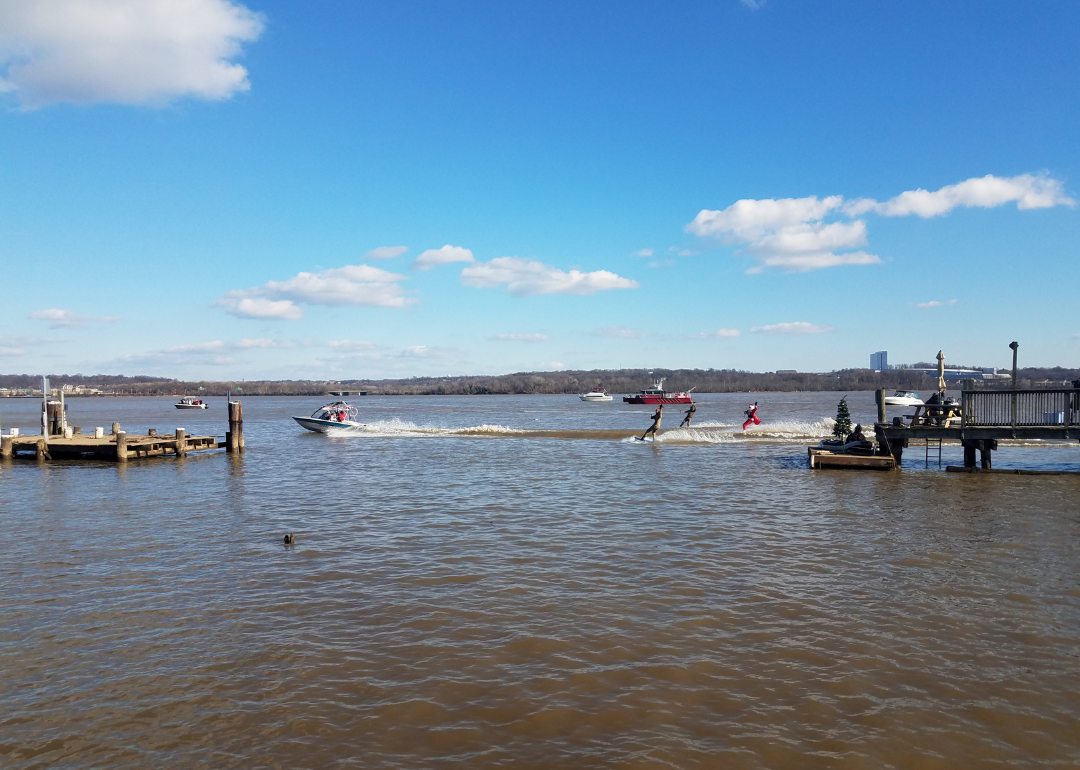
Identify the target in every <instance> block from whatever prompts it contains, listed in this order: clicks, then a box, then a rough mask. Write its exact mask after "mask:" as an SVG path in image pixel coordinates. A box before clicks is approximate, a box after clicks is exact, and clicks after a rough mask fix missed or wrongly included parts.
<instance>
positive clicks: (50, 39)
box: [0, 0, 1080, 379]
mask: <svg viewBox="0 0 1080 770" xmlns="http://www.w3.org/2000/svg"><path fill="white" fill-rule="evenodd" d="M148 9H149V10H148ZM1078 32H1080V5H1077V4H1075V3H1066V2H1059V3H1041V4H1036V5H1033V4H1022V3H999V2H956V3H949V4H944V3H920V4H900V3H891V4H885V3H875V4H869V3H857V2H836V3H829V4H811V3H804V2H800V3H796V2H792V1H790V0H767V1H766V2H761V3H750V2H739V1H738V0H713V1H712V2H684V3H679V4H657V3H635V2H619V3H614V2H610V3H605V2H597V3H569V2H567V3H560V2H547V3H532V4H529V3H505V2H498V3H496V2H491V3H482V2H471V3H467V4H461V3H449V2H396V3H367V2H324V3H319V4H315V5H311V4H298V3H284V2H256V1H255V0H251V1H250V2H246V3H243V4H241V3H238V2H228V1H227V0H190V1H189V2H177V3H171V2H162V3H158V4H156V5H154V6H153V7H152V8H151V6H149V5H148V4H146V3H142V2H139V1H138V0H40V2H27V1H24V0H2V1H0V78H2V79H0V371H3V372H41V371H45V370H47V371H50V372H72V373H73V372H82V373H87V374H89V373H97V372H107V373H122V374H139V373H147V374H158V375H167V376H177V377H183V378H208V379H227V378H240V377H246V378H248V379H255V378H264V377H266V378H331V379H346V378H350V379H351V378H376V377H397V376H412V375H429V374H435V375H441V374H481V373H503V372H510V371H520V370H530V369H560V368H606V367H638V366H643V367H704V368H708V367H714V368H742V369H751V370H760V371H767V370H773V369H776V368H784V369H800V370H804V371H826V370H830V369H833V368H843V367H853V366H866V365H867V362H868V356H869V354H870V353H871V352H873V351H875V350H879V349H887V350H888V351H889V355H890V360H891V361H894V362H905V361H907V362H913V361H917V360H931V359H932V358H933V356H934V354H936V352H937V350H938V349H939V348H940V349H944V350H945V353H946V356H947V359H948V360H949V361H952V362H955V363H972V364H982V365H998V366H1004V365H1006V364H1007V362H1008V361H1009V356H1010V355H1011V354H1010V351H1009V349H1008V347H1007V346H1008V343H1009V342H1010V341H1011V340H1013V339H1016V340H1018V341H1019V342H1020V344H1021V347H1020V360H1021V363H1022V364H1027V365H1055V364H1056V365H1065V366H1077V365H1078V357H1080V336H1078V335H1080V321H1078V320H1077V318H1076V313H1075V311H1074V309H1073V303H1072V302H1071V291H1070V290H1071V288H1072V287H1073V285H1074V284H1075V282H1076V275H1077V246H1078V244H1080V209H1078V208H1077V206H1076V202H1075V201H1076V200H1078V199H1080V182H1078V181H1077V180H1080V173H1078V169H1077V164H1078V160H1080V153H1078V142H1077V137H1078V136H1080V120H1078V118H1080V60H1078V59H1077V58H1076V56H1075V53H1074V50H1073V49H1074V47H1075V46H1074V43H1075V40H1076V38H1077V34H1078ZM918 191H923V192H918ZM393 247H404V249H405V250H402V249H401V248H397V249H395V248H393Z"/></svg>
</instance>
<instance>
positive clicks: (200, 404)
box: [173, 396, 209, 409]
mask: <svg viewBox="0 0 1080 770" xmlns="http://www.w3.org/2000/svg"><path fill="white" fill-rule="evenodd" d="M173 406H175V407H176V408H177V409H206V408H207V406H209V405H208V404H207V403H206V402H205V401H203V400H202V399H201V398H196V397H195V396H184V397H183V398H181V399H180V400H179V401H177V402H176V403H175V404H173Z"/></svg>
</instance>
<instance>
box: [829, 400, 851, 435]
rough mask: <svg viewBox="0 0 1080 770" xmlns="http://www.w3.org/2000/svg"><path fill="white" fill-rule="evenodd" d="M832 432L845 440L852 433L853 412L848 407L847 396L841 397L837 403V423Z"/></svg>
mask: <svg viewBox="0 0 1080 770" xmlns="http://www.w3.org/2000/svg"><path fill="white" fill-rule="evenodd" d="M832 434H833V435H834V436H836V437H837V438H838V439H840V440H843V439H844V438H846V437H847V436H848V435H850V434H851V412H849V411H848V408H847V396H844V397H843V398H842V399H840V403H839V404H837V405H836V425H834V426H833V429H832Z"/></svg>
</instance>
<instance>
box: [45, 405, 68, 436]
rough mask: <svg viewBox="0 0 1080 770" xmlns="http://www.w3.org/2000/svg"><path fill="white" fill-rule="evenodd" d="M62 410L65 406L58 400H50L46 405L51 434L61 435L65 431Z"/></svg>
mask: <svg viewBox="0 0 1080 770" xmlns="http://www.w3.org/2000/svg"><path fill="white" fill-rule="evenodd" d="M62 410H63V406H62V405H61V404H60V403H58V402H56V401H50V402H49V403H48V404H47V405H46V408H45V411H46V415H47V417H48V423H49V435H50V436H59V435H61V434H62V433H63V432H64V419H63V411H62Z"/></svg>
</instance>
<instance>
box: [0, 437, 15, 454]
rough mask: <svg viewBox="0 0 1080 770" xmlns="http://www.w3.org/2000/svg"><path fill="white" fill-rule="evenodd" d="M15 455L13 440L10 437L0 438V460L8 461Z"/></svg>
mask: <svg viewBox="0 0 1080 770" xmlns="http://www.w3.org/2000/svg"><path fill="white" fill-rule="evenodd" d="M14 453H15V439H14V438H13V437H12V436H3V437H0V460H10V459H11V456H12V455H13V454H14Z"/></svg>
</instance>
